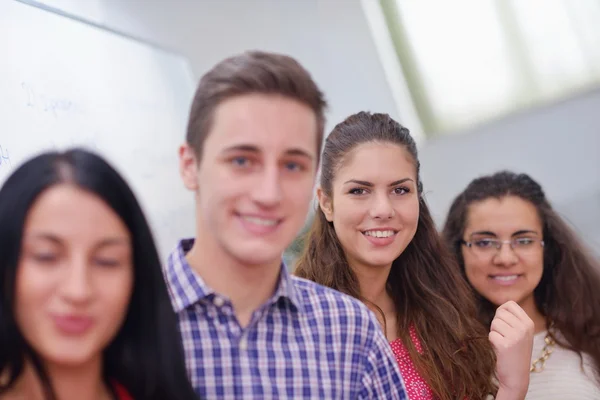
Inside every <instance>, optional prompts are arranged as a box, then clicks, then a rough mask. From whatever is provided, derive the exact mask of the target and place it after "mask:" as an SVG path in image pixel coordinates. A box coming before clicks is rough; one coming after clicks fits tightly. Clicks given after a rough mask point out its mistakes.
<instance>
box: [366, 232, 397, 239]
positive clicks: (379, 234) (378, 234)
mask: <svg viewBox="0 0 600 400" xmlns="http://www.w3.org/2000/svg"><path fill="white" fill-rule="evenodd" d="M393 234H394V231H366V232H365V235H366V236H373V237H378V238H385V237H390V236H392V235H393Z"/></svg>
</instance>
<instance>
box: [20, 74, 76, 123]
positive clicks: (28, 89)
mask: <svg viewBox="0 0 600 400" xmlns="http://www.w3.org/2000/svg"><path fill="white" fill-rule="evenodd" d="M21 89H23V94H24V98H25V105H26V106H27V107H30V108H33V109H36V110H39V111H43V112H47V113H50V114H52V116H54V117H55V118H56V117H58V116H59V115H61V114H72V113H81V112H82V111H81V108H80V107H78V106H77V104H75V103H74V102H73V101H71V100H70V99H68V98H66V97H61V96H52V95H48V94H44V93H40V92H38V91H36V89H35V88H34V87H33V85H32V84H30V83H28V82H21Z"/></svg>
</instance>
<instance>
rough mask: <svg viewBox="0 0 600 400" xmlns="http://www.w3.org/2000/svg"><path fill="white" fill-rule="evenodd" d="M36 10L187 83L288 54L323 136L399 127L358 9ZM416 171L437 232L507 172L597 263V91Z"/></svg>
mask: <svg viewBox="0 0 600 400" xmlns="http://www.w3.org/2000/svg"><path fill="white" fill-rule="evenodd" d="M0 1H7V0H0ZM43 1H44V2H45V3H48V4H55V5H58V6H61V7H63V8H64V9H66V10H67V11H69V10H71V11H73V12H75V13H76V14H79V15H81V16H83V17H87V18H91V19H93V20H95V21H97V22H99V23H101V24H104V25H106V26H108V27H110V28H112V29H115V30H118V31H122V32H125V33H128V34H130V35H133V36H137V37H140V38H143V39H145V40H148V41H151V42H154V43H157V44H159V45H162V46H165V47H168V48H171V49H174V50H176V51H178V52H180V53H182V54H184V55H185V56H187V57H188V58H189V60H190V62H191V66H192V70H193V72H194V73H195V75H196V77H197V78H199V77H200V76H201V75H202V74H203V73H204V72H205V71H206V70H207V69H208V68H210V67H211V66H212V65H213V64H214V63H216V62H217V61H219V60H220V59H222V58H224V57H226V56H228V55H231V54H234V53H237V52H241V51H243V50H247V49H265V50H271V51H280V52H284V53H287V54H290V55H292V56H294V57H296V58H297V59H298V60H299V61H300V62H302V63H303V64H304V65H305V66H306V67H307V68H308V69H309V70H310V71H311V73H312V74H313V76H314V77H315V79H316V81H317V82H318V84H319V85H320V86H321V87H322V88H323V90H324V91H325V93H326V95H327V97H328V100H329V102H330V105H331V108H330V113H329V115H328V117H329V123H328V127H329V128H331V127H332V125H333V124H334V123H337V122H339V121H340V120H341V119H342V118H344V117H345V116H347V115H349V114H351V113H354V112H356V111H359V110H363V109H367V110H372V111H380V112H388V113H390V114H391V115H392V116H393V117H395V118H398V117H399V115H398V113H397V108H396V105H395V104H394V101H393V97H392V93H391V91H390V89H389V87H388V83H387V82H386V78H385V76H384V71H383V68H382V66H381V63H380V61H379V56H378V54H377V51H376V48H375V46H374V43H373V40H372V35H371V31H370V29H369V27H368V25H367V21H366V18H365V16H364V13H363V10H362V8H361V4H360V0H145V1H142V0H85V1H83V0H43ZM373 1H375V0H373ZM84 4H85V5H84ZM400 120H401V121H402V118H400ZM182 138H183V132H182ZM421 162H422V165H423V179H424V183H425V187H426V190H427V198H428V201H429V203H430V205H431V208H432V211H433V213H434V217H435V218H436V221H437V222H438V223H442V222H443V219H444V217H445V216H444V214H445V212H446V210H447V208H448V206H449V202H450V201H451V199H452V198H453V197H454V196H455V195H456V194H457V193H458V192H459V191H460V190H462V188H464V186H465V185H466V184H467V183H468V182H469V181H470V180H471V179H472V178H474V177H476V176H477V175H480V174H484V173H490V172H494V171H496V170H498V169H501V168H510V169H513V170H517V171H524V172H528V173H530V174H531V175H532V176H533V177H534V178H535V179H537V180H539V181H540V183H542V185H543V186H544V188H545V190H546V192H547V194H548V196H549V198H550V199H551V201H552V202H553V203H554V204H555V206H556V208H557V209H558V210H559V211H561V212H562V213H563V215H565V216H566V217H567V218H568V219H569V220H570V221H571V222H572V223H573V224H574V225H575V226H576V228H577V230H578V231H579V232H580V233H582V235H584V236H585V237H586V238H587V239H588V241H589V243H590V244H592V245H593V246H595V248H596V249H597V250H598V252H599V253H600V92H599V91H596V92H592V93H589V94H587V95H582V96H579V97H577V98H574V99H570V100H566V101H563V102H561V103H558V104H555V105H552V106H549V107H545V108H540V109H537V110H534V111H529V112H526V113H522V114H520V115H513V116H511V117H508V118H505V119H502V120H499V121H495V122H492V123H489V124H487V125H485V126H482V127H479V128H477V129H472V130H470V131H468V132H465V133H464V134H462V135H452V137H445V138H440V139H436V140H433V141H430V142H428V143H426V144H425V145H424V146H422V148H421Z"/></svg>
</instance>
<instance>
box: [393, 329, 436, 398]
mask: <svg viewBox="0 0 600 400" xmlns="http://www.w3.org/2000/svg"><path fill="white" fill-rule="evenodd" d="M410 338H411V340H412V342H413V344H414V345H415V347H416V348H417V351H418V352H419V353H422V352H423V348H422V347H421V342H419V339H418V337H417V332H416V330H415V328H414V327H411V328H410ZM390 345H391V346H392V351H393V352H394V355H395V356H396V360H397V361H398V366H399V367H400V372H401V373H402V378H403V380H404V385H405V386H406V392H407V394H408V398H409V399H410V400H435V397H434V395H433V391H432V390H431V388H430V387H429V385H428V384H427V382H426V381H425V379H424V378H423V377H422V376H421V375H420V374H419V373H418V372H417V369H416V367H415V365H414V364H413V362H412V360H411V358H410V355H409V353H408V349H407V348H406V346H404V344H402V341H401V340H400V339H399V338H398V339H396V340H394V341H393V342H391V343H390Z"/></svg>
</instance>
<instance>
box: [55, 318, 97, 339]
mask: <svg viewBox="0 0 600 400" xmlns="http://www.w3.org/2000/svg"><path fill="white" fill-rule="evenodd" d="M52 320H53V321H54V325H55V326H56V328H57V329H58V330H59V331H60V332H61V333H63V334H65V335H68V336H79V335H83V334H85V333H87V332H88V331H89V330H90V329H91V328H92V327H93V325H94V319H93V318H92V317H88V316H80V315H53V316H52Z"/></svg>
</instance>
